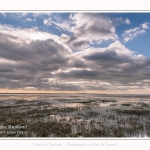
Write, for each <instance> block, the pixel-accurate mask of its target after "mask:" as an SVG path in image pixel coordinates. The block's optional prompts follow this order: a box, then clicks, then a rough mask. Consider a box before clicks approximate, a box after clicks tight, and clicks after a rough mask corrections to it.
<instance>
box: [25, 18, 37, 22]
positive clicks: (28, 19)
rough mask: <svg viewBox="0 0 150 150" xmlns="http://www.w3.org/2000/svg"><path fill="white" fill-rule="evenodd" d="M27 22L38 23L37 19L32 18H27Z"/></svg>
mask: <svg viewBox="0 0 150 150" xmlns="http://www.w3.org/2000/svg"><path fill="white" fill-rule="evenodd" d="M26 21H29V22H32V21H36V20H35V19H31V18H26Z"/></svg>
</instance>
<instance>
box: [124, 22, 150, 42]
mask: <svg viewBox="0 0 150 150" xmlns="http://www.w3.org/2000/svg"><path fill="white" fill-rule="evenodd" d="M147 29H149V27H148V23H143V24H142V25H140V26H139V27H135V28H133V29H129V30H126V31H124V33H123V34H122V36H123V37H124V42H128V41H130V40H132V39H133V38H135V37H137V36H138V35H140V34H143V33H146V30H147Z"/></svg>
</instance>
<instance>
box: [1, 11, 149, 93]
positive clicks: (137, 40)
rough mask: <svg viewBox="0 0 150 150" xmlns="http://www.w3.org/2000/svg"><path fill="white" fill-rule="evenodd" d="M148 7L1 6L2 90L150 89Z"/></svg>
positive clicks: (2, 91)
mask: <svg viewBox="0 0 150 150" xmlns="http://www.w3.org/2000/svg"><path fill="white" fill-rule="evenodd" d="M149 40H150V13H101V12H70V13H69V12H66V13H65V12H48V11H47V12H0V93H5V92H40V93H41V92H94V93H95V92H96V93H102V94H149V93H150V41H149Z"/></svg>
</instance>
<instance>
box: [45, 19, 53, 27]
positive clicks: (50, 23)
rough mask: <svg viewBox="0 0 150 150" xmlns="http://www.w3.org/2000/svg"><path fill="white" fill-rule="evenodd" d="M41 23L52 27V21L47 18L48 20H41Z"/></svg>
mask: <svg viewBox="0 0 150 150" xmlns="http://www.w3.org/2000/svg"><path fill="white" fill-rule="evenodd" d="M43 23H44V25H47V26H50V25H52V20H51V18H49V19H44V20H43Z"/></svg>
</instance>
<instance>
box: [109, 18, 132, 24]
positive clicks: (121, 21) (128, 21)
mask: <svg viewBox="0 0 150 150" xmlns="http://www.w3.org/2000/svg"><path fill="white" fill-rule="evenodd" d="M112 24H113V25H114V26H118V25H120V24H128V25H129V24H131V22H130V20H129V19H128V18H126V19H125V20H124V19H123V18H122V17H116V18H112Z"/></svg>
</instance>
